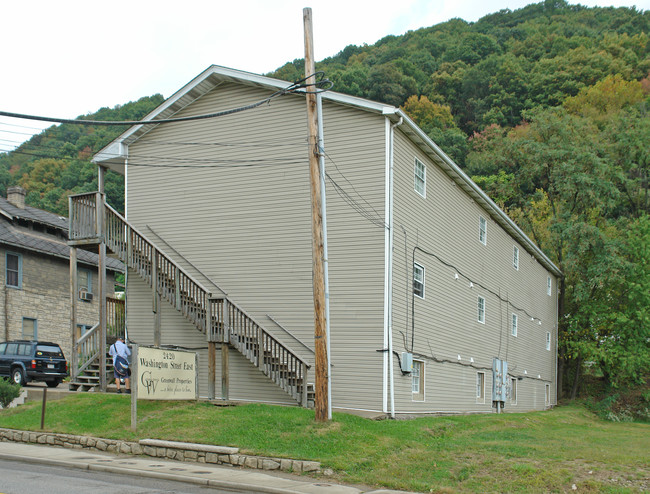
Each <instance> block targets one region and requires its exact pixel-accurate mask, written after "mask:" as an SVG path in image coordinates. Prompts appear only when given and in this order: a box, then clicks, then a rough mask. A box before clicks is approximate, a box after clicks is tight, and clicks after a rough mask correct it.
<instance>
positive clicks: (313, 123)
mask: <svg viewBox="0 0 650 494" xmlns="http://www.w3.org/2000/svg"><path fill="white" fill-rule="evenodd" d="M302 17H303V21H304V26H305V77H307V80H306V84H307V91H306V92H307V121H308V122H309V182H310V187H311V217H312V278H313V287H314V340H315V343H314V346H315V350H316V364H315V366H316V389H315V403H314V407H315V409H316V421H318V422H326V421H327V420H328V408H329V403H328V372H327V369H328V362H327V333H326V320H325V281H324V268H323V261H324V248H323V216H322V210H321V188H320V167H319V161H318V159H319V155H320V149H319V146H318V112H317V108H316V90H317V89H316V86H315V85H314V84H315V83H316V76H315V74H314V73H315V71H316V68H315V63H314V44H313V29H312V22H311V9H310V8H305V9H303V11H302ZM303 384H304V386H306V384H307V383H303ZM303 392H304V391H303Z"/></svg>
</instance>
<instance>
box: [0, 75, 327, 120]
mask: <svg viewBox="0 0 650 494" xmlns="http://www.w3.org/2000/svg"><path fill="white" fill-rule="evenodd" d="M316 75H321V79H319V80H318V81H316V82H314V83H309V84H307V83H306V82H305V81H307V79H309V78H311V77H315V76H316ZM332 85H333V83H332V82H331V81H330V80H329V79H325V78H324V73H323V72H316V73H314V74H312V75H309V76H307V77H304V78H303V79H300V80H298V81H296V82H293V83H292V84H290V85H289V86H287V87H285V88H283V89H280V90H278V91H275V92H274V93H273V94H271V95H270V96H268V97H266V98H264V99H262V100H260V101H256V102H255V103H251V104H249V105H245V106H240V107H238V108H231V109H229V110H222V111H219V112H214V113H206V114H203V115H193V116H189V117H177V118H163V119H159V120H123V121H114V120H78V119H68V118H54V117H45V116H39V115H25V114H22V113H13V112H6V111H0V116H3V117H12V118H21V119H25V120H38V121H41V122H53V123H68V124H75V125H98V126H115V125H127V126H130V125H159V124H165V123H176V122H190V121H194V120H205V119H208V118H217V117H223V116H226V115H232V114H234V113H240V112H243V111H246V110H252V109H254V108H258V107H260V106H262V105H264V104H267V103H270V102H271V100H272V99H274V98H277V97H279V96H284V95H285V94H289V93H293V92H297V91H299V90H300V89H305V88H307V87H317V88H318V89H319V92H322V91H327V90H329V89H331V88H332ZM303 92H308V91H303Z"/></svg>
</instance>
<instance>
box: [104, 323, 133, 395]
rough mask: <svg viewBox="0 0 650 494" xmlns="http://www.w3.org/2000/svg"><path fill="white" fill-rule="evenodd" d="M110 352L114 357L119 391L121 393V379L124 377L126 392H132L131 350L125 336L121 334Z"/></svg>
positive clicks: (116, 382) (116, 384)
mask: <svg viewBox="0 0 650 494" xmlns="http://www.w3.org/2000/svg"><path fill="white" fill-rule="evenodd" d="M108 354H109V355H110V356H111V357H113V375H114V376H115V386H117V392H118V393H121V392H122V389H120V380H121V379H124V384H125V385H126V393H127V394H131V369H130V368H129V357H130V356H131V350H129V347H128V346H126V344H125V343H124V338H123V337H121V336H119V337H118V338H117V341H116V342H115V343H113V344H112V345H111V347H110V349H109V350H108Z"/></svg>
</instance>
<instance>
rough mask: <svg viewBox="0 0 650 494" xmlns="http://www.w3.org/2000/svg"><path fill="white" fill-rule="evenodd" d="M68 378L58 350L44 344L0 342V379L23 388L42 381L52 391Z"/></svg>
mask: <svg viewBox="0 0 650 494" xmlns="http://www.w3.org/2000/svg"><path fill="white" fill-rule="evenodd" d="M67 375H68V362H67V361H66V360H65V357H64V356H63V352H62V351H61V347H60V346H59V345H57V344H56V343H50V342H47V341H28V340H15V341H7V342H6V343H0V376H5V377H10V378H11V380H12V381H13V382H15V383H16V384H20V385H21V386H24V385H25V384H26V383H28V382H29V381H45V382H46V383H47V385H48V386H49V387H50V388H55V387H56V386H58V385H59V383H61V381H62V380H63V379H64V378H65V377H66V376H67Z"/></svg>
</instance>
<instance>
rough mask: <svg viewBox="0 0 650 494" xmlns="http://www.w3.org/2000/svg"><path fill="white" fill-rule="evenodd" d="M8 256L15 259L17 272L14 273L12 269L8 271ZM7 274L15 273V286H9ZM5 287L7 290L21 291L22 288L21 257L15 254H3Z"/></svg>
mask: <svg viewBox="0 0 650 494" xmlns="http://www.w3.org/2000/svg"><path fill="white" fill-rule="evenodd" d="M9 256H13V257H16V258H17V259H18V270H17V271H14V270H13V269H12V270H11V271H10V270H9ZM9 272H12V273H16V275H17V276H16V277H17V279H18V283H17V284H15V285H10V284H9ZM5 285H6V286H7V287H9V288H17V289H19V290H20V289H22V287H23V256H22V255H21V254H17V253H16V252H6V253H5Z"/></svg>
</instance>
